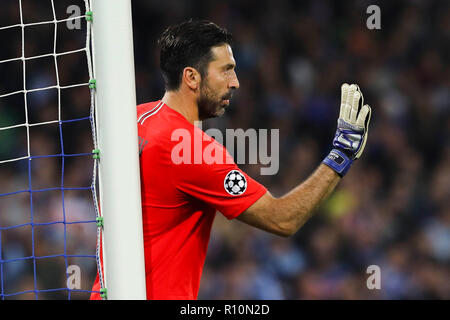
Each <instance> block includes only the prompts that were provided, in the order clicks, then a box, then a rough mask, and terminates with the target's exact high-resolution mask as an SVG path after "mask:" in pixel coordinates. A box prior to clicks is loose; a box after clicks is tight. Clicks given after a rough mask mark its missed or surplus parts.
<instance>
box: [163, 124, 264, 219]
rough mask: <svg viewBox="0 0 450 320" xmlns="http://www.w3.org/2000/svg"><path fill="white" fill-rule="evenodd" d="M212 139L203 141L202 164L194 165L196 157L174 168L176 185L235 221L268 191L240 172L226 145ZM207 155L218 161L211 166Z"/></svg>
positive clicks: (173, 177)
mask: <svg viewBox="0 0 450 320" xmlns="http://www.w3.org/2000/svg"><path fill="white" fill-rule="evenodd" d="M203 134H204V133H203ZM204 135H206V134H204ZM208 137H209V136H208ZM209 139H210V140H209V141H207V142H203V145H202V150H203V153H202V157H201V160H202V161H201V163H198V161H197V163H194V162H195V161H194V155H193V156H192V158H191V159H192V160H193V161H191V163H180V164H177V165H174V168H175V169H174V170H173V172H174V174H173V176H172V179H173V183H174V185H175V186H176V188H177V189H178V190H180V191H182V192H183V193H185V194H188V195H190V196H192V197H194V198H196V199H199V200H201V201H204V202H205V203H207V204H209V205H210V206H212V207H214V208H215V209H216V210H218V211H220V212H221V213H222V214H223V215H224V216H225V217H226V218H227V219H234V218H236V217H237V216H239V215H240V214H241V213H242V212H244V211H245V210H246V209H248V208H249V207H250V206H251V205H252V204H253V203H255V202H256V201H257V200H258V199H259V198H261V197H262V196H263V195H264V194H265V193H266V192H267V189H266V188H265V187H264V186H263V185H261V184H260V183H258V182H257V181H255V180H254V179H252V178H251V177H250V176H248V175H247V174H246V173H245V172H243V171H242V170H240V169H239V168H238V166H237V165H236V163H235V162H234V160H233V158H232V157H231V155H230V154H229V153H228V151H227V150H226V148H225V147H224V146H222V145H221V144H219V143H218V142H217V141H216V140H214V139H212V138H209ZM205 149H206V150H205ZM213 149H214V151H213V152H211V150H213ZM205 154H206V157H205ZM208 154H213V156H214V159H216V160H218V161H213V163H211V157H208ZM220 159H222V160H220Z"/></svg>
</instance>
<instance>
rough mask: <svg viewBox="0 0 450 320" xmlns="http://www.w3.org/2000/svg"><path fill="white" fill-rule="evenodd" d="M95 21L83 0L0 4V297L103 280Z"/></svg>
mask: <svg viewBox="0 0 450 320" xmlns="http://www.w3.org/2000/svg"><path fill="white" fill-rule="evenodd" d="M91 21H92V15H91V7H90V2H89V1H78V2H77V1H70V2H69V1H53V0H51V1H41V0H40V1H25V0H15V1H5V0H3V1H2V13H1V14H0V40H1V43H2V44H3V45H2V49H1V50H0V75H1V79H0V146H1V147H0V181H1V183H0V299H86V298H89V295H90V293H91V292H90V290H91V287H92V283H93V281H94V278H95V274H96V271H97V269H98V270H100V277H101V279H102V273H101V269H100V268H98V264H99V252H98V244H99V241H100V237H99V235H100V229H101V228H100V227H101V218H102V217H101V216H100V215H99V214H100V213H99V210H98V206H97V204H98V201H97V190H96V188H97V187H96V186H97V174H96V172H97V164H98V154H97V152H96V150H97V149H98V147H97V138H96V125H95V80H94V72H93V65H92V54H91V40H92V39H91ZM93 150H94V151H93ZM96 244H97V245H96ZM101 283H103V279H102V281H101Z"/></svg>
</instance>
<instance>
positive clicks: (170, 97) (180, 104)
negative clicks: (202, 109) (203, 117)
mask: <svg viewBox="0 0 450 320" xmlns="http://www.w3.org/2000/svg"><path fill="white" fill-rule="evenodd" d="M161 100H162V101H163V102H164V103H165V104H166V105H168V106H169V107H170V108H172V109H173V110H175V111H177V112H179V113H180V114H181V115H183V116H184V117H185V118H186V120H187V121H189V122H190V123H191V124H194V122H196V121H199V117H198V106H197V103H195V102H194V101H192V100H191V99H189V98H186V96H185V95H183V93H181V92H179V91H166V92H165V93H164V96H163V97H162V99H161Z"/></svg>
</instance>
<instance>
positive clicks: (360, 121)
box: [322, 83, 372, 177]
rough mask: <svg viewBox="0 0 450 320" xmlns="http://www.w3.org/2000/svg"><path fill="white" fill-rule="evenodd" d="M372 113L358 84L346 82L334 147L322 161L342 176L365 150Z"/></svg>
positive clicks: (343, 87) (342, 88)
mask: <svg viewBox="0 0 450 320" xmlns="http://www.w3.org/2000/svg"><path fill="white" fill-rule="evenodd" d="M371 114H372V110H371V109H370V107H369V106H368V105H367V104H366V105H364V99H363V95H362V93H361V91H360V89H359V87H358V85H356V84H352V85H348V84H347V83H344V84H343V85H342V87H341V111H340V114H339V119H338V124H337V130H336V135H335V137H334V140H333V147H334V148H333V149H332V150H331V152H330V153H329V154H328V156H327V157H326V158H325V159H324V160H323V161H322V163H324V164H326V165H327V166H329V167H330V168H332V169H333V170H334V171H336V172H337V173H338V174H339V175H340V176H341V177H343V176H344V175H345V174H346V173H347V171H348V169H350V166H351V165H352V163H353V161H354V160H356V159H359V157H360V156H361V154H362V152H363V151H364V147H365V145H366V141H367V132H368V129H369V122H370V117H371Z"/></svg>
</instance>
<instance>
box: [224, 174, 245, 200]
mask: <svg viewBox="0 0 450 320" xmlns="http://www.w3.org/2000/svg"><path fill="white" fill-rule="evenodd" d="M223 184H224V187H225V190H226V191H227V192H228V193H229V194H231V195H232V196H238V195H240V194H243V193H244V192H245V190H247V180H246V179H245V177H244V175H243V174H242V173H240V172H239V171H237V170H231V171H230V172H228V174H227V176H226V177H225V180H224V182H223Z"/></svg>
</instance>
